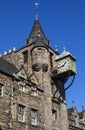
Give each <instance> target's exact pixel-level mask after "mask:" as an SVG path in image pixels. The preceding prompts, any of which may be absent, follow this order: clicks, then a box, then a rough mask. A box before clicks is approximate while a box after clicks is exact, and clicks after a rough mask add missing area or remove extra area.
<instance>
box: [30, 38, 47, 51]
mask: <svg viewBox="0 0 85 130" xmlns="http://www.w3.org/2000/svg"><path fill="white" fill-rule="evenodd" d="M35 47H44V48H46V49H48V46H47V45H46V44H45V42H44V40H43V39H42V38H41V37H37V40H36V41H35V44H34V46H33V48H35ZM33 48H32V49H33Z"/></svg>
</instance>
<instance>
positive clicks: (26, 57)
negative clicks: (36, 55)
mask: <svg viewBox="0 0 85 130" xmlns="http://www.w3.org/2000/svg"><path fill="white" fill-rule="evenodd" d="M23 56H24V63H27V62H28V51H24V52H23Z"/></svg>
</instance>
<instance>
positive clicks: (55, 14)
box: [0, 0, 85, 111]
mask: <svg viewBox="0 0 85 130" xmlns="http://www.w3.org/2000/svg"><path fill="white" fill-rule="evenodd" d="M35 2H38V3H39V20H40V23H41V26H42V28H43V30H44V32H45V34H46V36H47V37H48V38H49V40H50V46H51V47H52V48H53V49H55V45H57V46H58V49H59V51H60V52H62V51H63V47H66V49H67V50H68V51H69V52H71V53H72V54H73V55H74V56H75V57H76V59H77V62H76V65H77V75H76V79H75V81H74V83H73V85H72V87H71V88H70V89H69V90H67V92H66V99H67V106H68V107H71V106H72V100H74V101H75V104H76V106H77V108H78V111H81V110H82V105H84V106H85V85H84V80H85V78H84V74H85V68H84V67H85V57H84V56H85V54H84V50H85V0H37V1H36V0H0V53H1V54H3V53H4V51H7V52H8V50H9V49H12V48H13V47H14V46H15V47H16V48H17V49H19V48H20V47H22V46H23V45H25V39H26V37H27V36H29V34H30V31H31V29H32V26H33V23H34V20H35V5H34V3H35Z"/></svg>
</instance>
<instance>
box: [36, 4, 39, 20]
mask: <svg viewBox="0 0 85 130" xmlns="http://www.w3.org/2000/svg"><path fill="white" fill-rule="evenodd" d="M38 5H39V4H38V3H37V2H35V7H36V20H38V19H39V18H38Z"/></svg>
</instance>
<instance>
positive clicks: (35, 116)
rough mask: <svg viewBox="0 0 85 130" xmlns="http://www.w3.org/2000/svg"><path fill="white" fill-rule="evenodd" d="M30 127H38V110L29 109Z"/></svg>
mask: <svg viewBox="0 0 85 130" xmlns="http://www.w3.org/2000/svg"><path fill="white" fill-rule="evenodd" d="M31 125H33V126H37V125H38V110H37V109H35V108H31Z"/></svg>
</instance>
